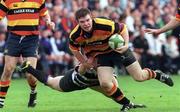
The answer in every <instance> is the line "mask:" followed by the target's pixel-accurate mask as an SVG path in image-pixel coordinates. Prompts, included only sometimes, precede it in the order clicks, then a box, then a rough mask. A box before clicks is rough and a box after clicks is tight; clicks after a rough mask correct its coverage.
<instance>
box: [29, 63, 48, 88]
mask: <svg viewBox="0 0 180 112" xmlns="http://www.w3.org/2000/svg"><path fill="white" fill-rule="evenodd" d="M26 71H27V72H28V73H30V74H32V75H33V76H34V77H36V78H37V79H38V80H39V81H40V82H42V83H44V84H47V80H48V74H46V73H43V72H42V71H40V70H36V69H34V68H33V67H32V66H29V67H27V69H26Z"/></svg>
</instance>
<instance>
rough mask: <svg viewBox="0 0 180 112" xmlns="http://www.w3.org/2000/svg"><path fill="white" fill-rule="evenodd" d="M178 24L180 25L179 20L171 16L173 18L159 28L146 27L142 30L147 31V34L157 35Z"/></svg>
mask: <svg viewBox="0 0 180 112" xmlns="http://www.w3.org/2000/svg"><path fill="white" fill-rule="evenodd" d="M179 25H180V21H178V20H177V19H176V18H173V19H171V20H170V21H169V23H167V24H166V25H165V26H163V27H162V28H160V29H150V28H147V29H145V30H144V31H145V32H146V33H149V34H154V35H159V34H161V33H164V32H166V31H169V30H171V29H174V28H176V27H177V26H179Z"/></svg>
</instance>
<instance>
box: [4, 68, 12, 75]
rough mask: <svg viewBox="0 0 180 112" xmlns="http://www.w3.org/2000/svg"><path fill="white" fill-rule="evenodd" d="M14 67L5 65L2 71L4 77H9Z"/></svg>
mask: <svg viewBox="0 0 180 112" xmlns="http://www.w3.org/2000/svg"><path fill="white" fill-rule="evenodd" d="M13 71H14V69H13V68H12V67H5V68H4V71H3V76H4V77H10V76H11V75H12V73H13Z"/></svg>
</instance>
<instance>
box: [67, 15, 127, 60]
mask: <svg viewBox="0 0 180 112" xmlns="http://www.w3.org/2000/svg"><path fill="white" fill-rule="evenodd" d="M125 28H126V26H125V25H124V24H123V23H120V24H119V23H115V22H113V21H111V20H109V19H104V18H94V19H93V30H92V32H91V33H87V32H85V31H83V30H82V29H81V27H80V26H79V25H77V26H76V27H75V28H74V29H73V30H72V32H71V34H70V37H69V38H70V41H69V43H70V44H69V47H70V49H71V50H73V51H75V50H76V51H77V50H80V49H82V50H83V52H84V53H85V54H86V56H87V57H95V56H97V55H98V54H104V53H108V52H111V51H112V49H111V48H110V47H109V45H108V40H109V38H110V36H111V35H112V34H115V33H122V32H123V31H124V29H125Z"/></svg>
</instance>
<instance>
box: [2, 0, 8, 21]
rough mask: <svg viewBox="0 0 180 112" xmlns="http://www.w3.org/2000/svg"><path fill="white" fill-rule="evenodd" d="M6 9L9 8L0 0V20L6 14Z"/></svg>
mask: <svg viewBox="0 0 180 112" xmlns="http://www.w3.org/2000/svg"><path fill="white" fill-rule="evenodd" d="M8 10H9V9H8V8H7V6H6V4H5V3H4V1H3V0H1V3H0V20H1V19H2V18H4V17H5V16H6V14H7V12H8Z"/></svg>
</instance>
